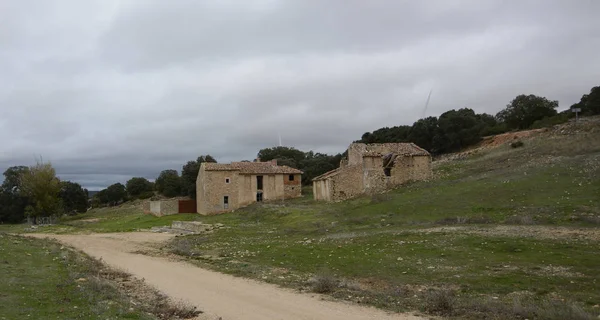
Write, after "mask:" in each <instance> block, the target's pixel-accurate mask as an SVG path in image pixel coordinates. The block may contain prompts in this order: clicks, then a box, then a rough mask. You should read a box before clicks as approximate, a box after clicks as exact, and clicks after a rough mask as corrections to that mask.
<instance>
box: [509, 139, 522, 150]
mask: <svg viewBox="0 0 600 320" xmlns="http://www.w3.org/2000/svg"><path fill="white" fill-rule="evenodd" d="M524 145H525V144H524V143H523V141H521V140H517V141H513V142H511V143H510V147H511V148H513V149H516V148H520V147H522V146H524Z"/></svg>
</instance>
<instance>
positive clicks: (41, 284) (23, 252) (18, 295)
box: [0, 234, 155, 319]
mask: <svg viewBox="0 0 600 320" xmlns="http://www.w3.org/2000/svg"><path fill="white" fill-rule="evenodd" d="M91 266H93V263H91V262H90V261H89V258H86V257H82V256H80V255H79V254H77V253H75V252H73V251H71V250H70V249H67V248H64V247H61V246H60V245H57V244H56V243H54V242H50V241H46V240H37V239H29V238H23V237H17V236H9V235H6V234H0V274H1V275H2V281H1V282H0V283H1V284H0V288H1V289H0V319H155V318H153V317H151V316H148V315H147V314H146V313H144V312H141V311H139V310H136V309H135V308H133V307H134V306H133V305H131V304H130V303H129V302H128V300H127V299H126V298H124V297H123V296H122V295H121V294H120V293H119V292H118V291H117V290H116V289H115V288H114V287H112V286H110V285H109V284H107V283H105V282H102V281H98V280H94V278H93V275H92V274H90V273H91V271H92V270H91V269H90V268H91ZM82 278H83V279H85V281H82V280H81V279H82ZM78 279H79V280H80V281H78Z"/></svg>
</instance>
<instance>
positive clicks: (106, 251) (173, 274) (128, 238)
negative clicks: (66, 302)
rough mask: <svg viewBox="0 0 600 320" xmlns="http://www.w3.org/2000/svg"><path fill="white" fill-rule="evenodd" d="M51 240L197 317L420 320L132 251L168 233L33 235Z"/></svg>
mask: <svg viewBox="0 0 600 320" xmlns="http://www.w3.org/2000/svg"><path fill="white" fill-rule="evenodd" d="M32 236H35V237H39V238H44V237H51V238H55V239H57V240H59V241H61V242H63V243H65V244H67V245H70V246H73V247H75V248H77V249H80V250H82V251H84V252H86V253H87V254H89V255H90V256H92V257H95V258H98V259H99V258H102V260H103V261H104V262H105V263H107V264H108V265H110V266H113V267H117V268H119V269H121V270H123V271H126V272H129V273H131V274H132V275H134V276H135V277H138V278H143V279H145V282H146V283H148V284H150V285H152V286H154V287H156V288H157V289H158V290H160V291H162V292H163V293H165V294H167V295H168V296H170V297H172V298H174V299H176V300H183V301H186V302H188V303H191V304H193V305H195V306H197V307H198V309H199V310H202V311H204V312H205V313H204V314H203V315H202V316H201V317H200V318H199V319H219V317H221V318H222V320H237V319H243V320H258V319H260V320H263V319H268V320H275V319H282V320H295V319H328V320H337V319H339V320H363V319H407V320H408V319H422V318H419V317H416V316H413V315H409V314H390V313H386V312H384V311H381V310H378V309H375V308H368V307H363V306H359V305H353V304H349V303H344V302H332V301H324V300H321V299H320V297H319V295H310V294H301V293H297V292H294V291H292V290H288V289H283V288H280V287H277V286H274V285H271V284H267V283H261V282H258V281H254V280H249V279H243V278H237V277H233V276H230V275H226V274H221V273H218V272H214V271H209V270H205V269H202V268H198V267H196V266H193V265H191V264H188V263H185V262H179V261H170V260H168V259H165V258H160V257H151V256H147V255H142V254H136V253H133V252H135V251H138V250H147V249H148V248H151V247H152V245H153V244H157V243H160V242H162V241H166V240H168V239H170V238H171V237H172V235H169V234H160V233H145V232H132V233H116V234H91V235H43V234H35V235H32Z"/></svg>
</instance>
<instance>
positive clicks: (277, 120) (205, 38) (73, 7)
mask: <svg viewBox="0 0 600 320" xmlns="http://www.w3.org/2000/svg"><path fill="white" fill-rule="evenodd" d="M598 12H600V1H597V0H538V1H533V0H519V1H518V0H498V1H496V0H483V1H482V0H439V1H435V0H428V1H412V0H411V1H402V0H385V1H384V0H370V1H364V0H325V1H323V0H297V1H295V0H288V1H283V0H281V1H278V0H244V1H241V0H219V1H216V0H215V1H202V0H194V1H191V0H172V1H164V0H123V1H118V0H86V1H80V0H38V1H35V0H3V1H0V26H1V27H0V137H1V138H2V143H0V170H1V171H2V172H4V170H6V168H8V167H10V166H13V165H32V164H34V163H35V161H36V159H39V158H40V157H41V158H42V159H43V160H44V161H50V162H52V164H53V166H54V167H55V168H56V170H57V174H58V175H59V177H60V178H61V179H65V180H71V181H74V182H78V183H80V184H82V185H83V186H84V187H87V188H89V189H90V190H98V189H101V188H104V187H106V186H108V185H110V184H112V183H115V182H121V183H124V182H125V181H126V180H128V179H129V178H131V177H133V176H141V177H146V178H148V179H154V178H156V177H157V176H158V174H159V173H160V171H161V170H164V169H177V170H181V166H182V165H183V164H185V163H186V162H187V161H189V160H194V159H196V158H197V157H198V156H199V155H204V154H210V155H212V156H214V157H215V158H216V159H217V160H218V161H219V162H229V161H238V160H252V159H254V158H255V157H256V153H257V152H258V150H260V149H262V148H265V147H273V146H277V145H278V144H279V136H281V140H282V143H283V145H285V146H291V147H295V148H298V149H300V150H304V151H308V150H313V151H315V152H324V153H338V152H343V151H344V150H345V149H346V148H347V146H348V145H349V144H350V143H351V142H352V141H354V140H357V139H360V137H361V135H362V134H363V133H365V132H367V131H373V130H376V129H378V128H381V127H386V126H396V125H410V124H412V123H413V122H414V121H416V120H417V119H419V118H421V117H423V116H424V115H426V116H437V115H439V114H441V113H443V112H444V111H447V110H450V109H456V108H464V107H467V108H472V109H473V110H475V111H476V112H487V113H490V114H496V113H497V112H498V111H499V110H501V109H502V108H504V107H505V106H506V104H508V103H509V102H510V101H511V100H512V99H514V98H515V97H516V96H517V95H519V94H536V95H541V96H545V97H547V98H549V99H552V100H558V101H559V105H560V107H559V110H563V109H566V108H568V107H569V106H570V105H571V104H573V103H576V102H578V101H579V99H580V98H581V95H583V94H585V93H588V92H589V90H590V89H591V88H592V87H593V86H597V85H600V83H598V81H600V58H598V52H600V37H599V36H598V30H600V19H598V18H597V13H598ZM430 91H431V92H432V96H431V101H430V103H429V105H428V107H427V109H426V110H425V108H424V107H425V102H426V100H427V96H428V94H429V92H430ZM0 179H1V178H0Z"/></svg>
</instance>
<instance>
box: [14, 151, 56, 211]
mask: <svg viewBox="0 0 600 320" xmlns="http://www.w3.org/2000/svg"><path fill="white" fill-rule="evenodd" d="M59 192H60V181H59V180H58V178H57V177H56V172H55V170H54V168H53V167H52V164H50V163H49V162H47V163H43V162H38V163H37V164H36V165H34V166H31V167H30V168H29V170H27V171H25V172H23V174H22V175H21V193H22V194H23V195H24V196H26V197H27V198H28V199H29V201H30V204H29V205H28V206H27V207H26V209H25V211H26V212H25V213H26V215H29V216H31V217H34V218H35V217H46V216H51V215H54V214H58V213H59V212H60V211H61V205H60V200H59V196H58V195H59ZM34 222H35V221H34Z"/></svg>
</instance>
